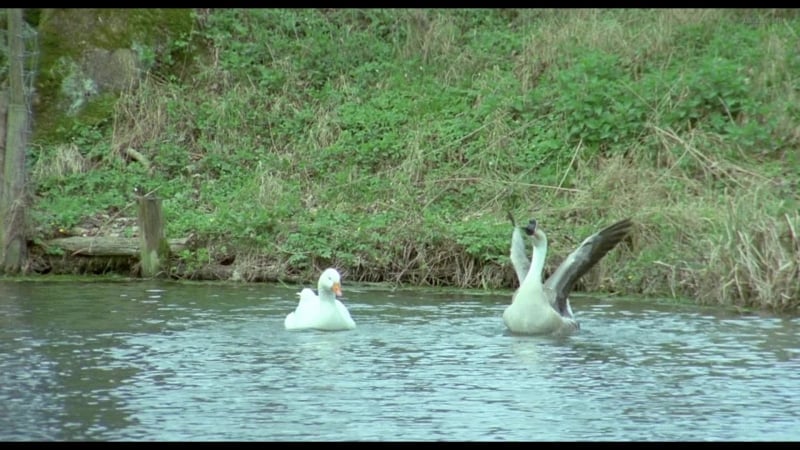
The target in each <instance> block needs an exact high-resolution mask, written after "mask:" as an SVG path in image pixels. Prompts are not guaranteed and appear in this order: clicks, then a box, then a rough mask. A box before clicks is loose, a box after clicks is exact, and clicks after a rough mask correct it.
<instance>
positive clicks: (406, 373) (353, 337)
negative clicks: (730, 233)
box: [0, 280, 800, 441]
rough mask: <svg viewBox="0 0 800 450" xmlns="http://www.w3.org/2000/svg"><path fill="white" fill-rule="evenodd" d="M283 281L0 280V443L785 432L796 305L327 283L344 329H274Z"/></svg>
mask: <svg viewBox="0 0 800 450" xmlns="http://www.w3.org/2000/svg"><path fill="white" fill-rule="evenodd" d="M299 288H300V287H298V286H279V285H266V284H241V285H229V284H214V283H211V284H184V283H172V282H154V281H137V282H102V283H101V282H91V283H81V282H74V281H70V282H64V281H59V282H11V281H0V323H2V327H0V440H5V441H22V440H25V441H29V440H141V441H150V440H182V441H185V440H194V441H197V440H204V441H205V440H261V441H283V440H290V441H295V440H296V441H317V440H381V441H398V440H448V441H466V440H487V441H495V440H497V441H500V440H714V441H717V440H722V441H725V440H755V441H766V440H800V337H798V335H797V328H798V323H799V322H798V319H796V318H778V317H759V316H739V315H733V314H730V313H722V312H714V311H715V310H714V309H707V308H706V309H703V308H699V307H686V306H676V305H669V304H666V303H663V302H662V303H658V302H655V301H652V300H645V299H638V300H635V299H633V300H631V299H629V300H621V299H612V298H603V297H596V298H590V297H579V298H576V299H574V300H573V309H574V311H575V313H576V316H577V317H578V319H579V320H580V322H581V326H582V329H581V331H580V333H579V334H577V335H574V336H570V337H567V338H561V339H556V338H546V337H526V336H514V335H511V334H509V333H508V332H507V331H506V330H505V326H504V325H503V321H502V318H501V316H502V312H503V308H504V307H505V306H506V305H507V303H508V302H509V297H510V292H499V293H489V294H487V293H483V292H480V291H476V292H474V293H470V292H452V291H450V292H445V291H436V290H414V289H407V290H406V289H399V290H391V289H389V288H385V289H382V288H375V287H366V286H354V285H350V284H348V283H347V281H346V280H345V284H344V286H343V288H344V290H345V293H344V298H343V302H344V303H345V304H346V305H347V306H348V308H349V310H350V313H351V314H352V316H353V318H354V319H355V321H356V323H357V328H356V329H355V330H351V331H342V332H320V331H286V330H284V328H283V319H284V317H285V316H286V314H287V313H288V312H289V311H291V310H292V309H293V308H294V306H295V305H296V301H297V298H296V296H295V293H296V292H297V291H299Z"/></svg>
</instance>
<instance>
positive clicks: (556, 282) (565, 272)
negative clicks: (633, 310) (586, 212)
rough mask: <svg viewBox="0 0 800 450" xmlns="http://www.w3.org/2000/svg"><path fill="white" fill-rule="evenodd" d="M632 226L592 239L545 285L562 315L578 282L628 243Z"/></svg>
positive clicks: (617, 225) (608, 229)
mask: <svg viewBox="0 0 800 450" xmlns="http://www.w3.org/2000/svg"><path fill="white" fill-rule="evenodd" d="M632 226H633V222H631V220H630V219H623V220H620V221H619V222H617V223H615V224H613V225H610V226H608V227H606V228H603V229H602V230H600V231H598V232H597V233H595V234H593V235H591V236H589V237H588V238H586V239H585V240H584V241H583V242H582V243H581V245H579V246H578V248H576V249H575V250H574V251H573V252H572V253H570V254H569V256H567V258H566V259H565V260H564V261H563V262H562V263H561V265H560V266H558V268H557V269H556V270H555V272H553V274H552V275H550V277H549V278H548V279H547V281H545V283H544V287H545V289H549V290H551V291H552V292H553V293H554V298H553V299H551V303H552V304H553V307H555V308H556V309H557V310H558V312H559V313H561V315H564V314H565V313H566V311H567V298H568V297H569V293H570V291H572V287H573V286H574V285H575V282H576V281H577V280H578V279H579V278H580V277H581V276H583V274H585V273H586V272H587V271H588V270H589V269H591V268H592V266H594V265H595V264H596V263H597V261H600V259H601V258H602V257H603V256H605V254H606V253H608V252H609V251H610V250H611V249H612V248H614V247H615V246H616V245H617V244H618V243H619V242H620V241H621V240H622V239H624V238H625V236H627V235H628V233H629V232H630V230H631V227H632ZM515 231H516V230H515ZM512 251H513V249H512Z"/></svg>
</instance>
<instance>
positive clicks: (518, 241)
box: [508, 212, 531, 285]
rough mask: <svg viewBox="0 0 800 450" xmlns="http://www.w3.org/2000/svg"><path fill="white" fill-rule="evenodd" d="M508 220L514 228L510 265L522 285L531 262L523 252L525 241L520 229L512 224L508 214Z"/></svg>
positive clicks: (511, 217) (512, 220)
mask: <svg viewBox="0 0 800 450" xmlns="http://www.w3.org/2000/svg"><path fill="white" fill-rule="evenodd" d="M508 219H509V220H511V225H512V226H513V227H514V231H513V232H512V233H511V265H513V266H514V271H515V272H516V273H517V280H519V284H520V285H522V282H523V281H524V280H525V277H526V276H527V275H528V272H529V271H530V269H531V261H530V259H528V255H527V252H526V251H525V239H524V238H523V236H522V229H521V228H520V227H518V226H517V224H516V223H515V222H514V217H513V216H512V215H511V213H510V212H509V213H508Z"/></svg>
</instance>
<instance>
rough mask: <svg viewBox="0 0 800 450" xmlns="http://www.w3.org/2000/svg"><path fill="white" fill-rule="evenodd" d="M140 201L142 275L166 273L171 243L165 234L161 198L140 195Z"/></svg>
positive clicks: (149, 276) (154, 275)
mask: <svg viewBox="0 0 800 450" xmlns="http://www.w3.org/2000/svg"><path fill="white" fill-rule="evenodd" d="M138 202H139V235H140V241H141V265H142V276H143V277H147V278H151V277H156V276H160V275H165V274H166V273H167V272H168V270H167V269H169V243H168V242H167V239H166V237H165V236H164V221H163V219H162V215H161V199H160V198H156V197H155V196H152V195H140V196H138Z"/></svg>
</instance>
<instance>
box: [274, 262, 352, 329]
mask: <svg viewBox="0 0 800 450" xmlns="http://www.w3.org/2000/svg"><path fill="white" fill-rule="evenodd" d="M317 291H319V296H317V294H315V293H314V291H313V290H311V289H309V288H305V289H303V290H302V291H300V292H299V293H298V294H297V295H298V296H299V297H300V303H298V304H297V308H296V309H295V310H294V311H293V312H290V313H289V314H288V315H287V316H286V320H284V321H283V326H284V327H286V329H287V330H304V329H310V328H313V329H317V330H326V331H337V330H352V329H353V328H355V327H356V323H355V322H354V321H353V319H352V318H351V317H350V313H349V312H348V311H347V308H346V307H345V306H344V304H342V302H340V301H339V300H337V299H336V297H335V295H336V296H341V295H342V277H341V275H339V272H338V271H337V270H336V269H333V268H329V269H325V271H324V272H322V275H320V277H319V282H317Z"/></svg>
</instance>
